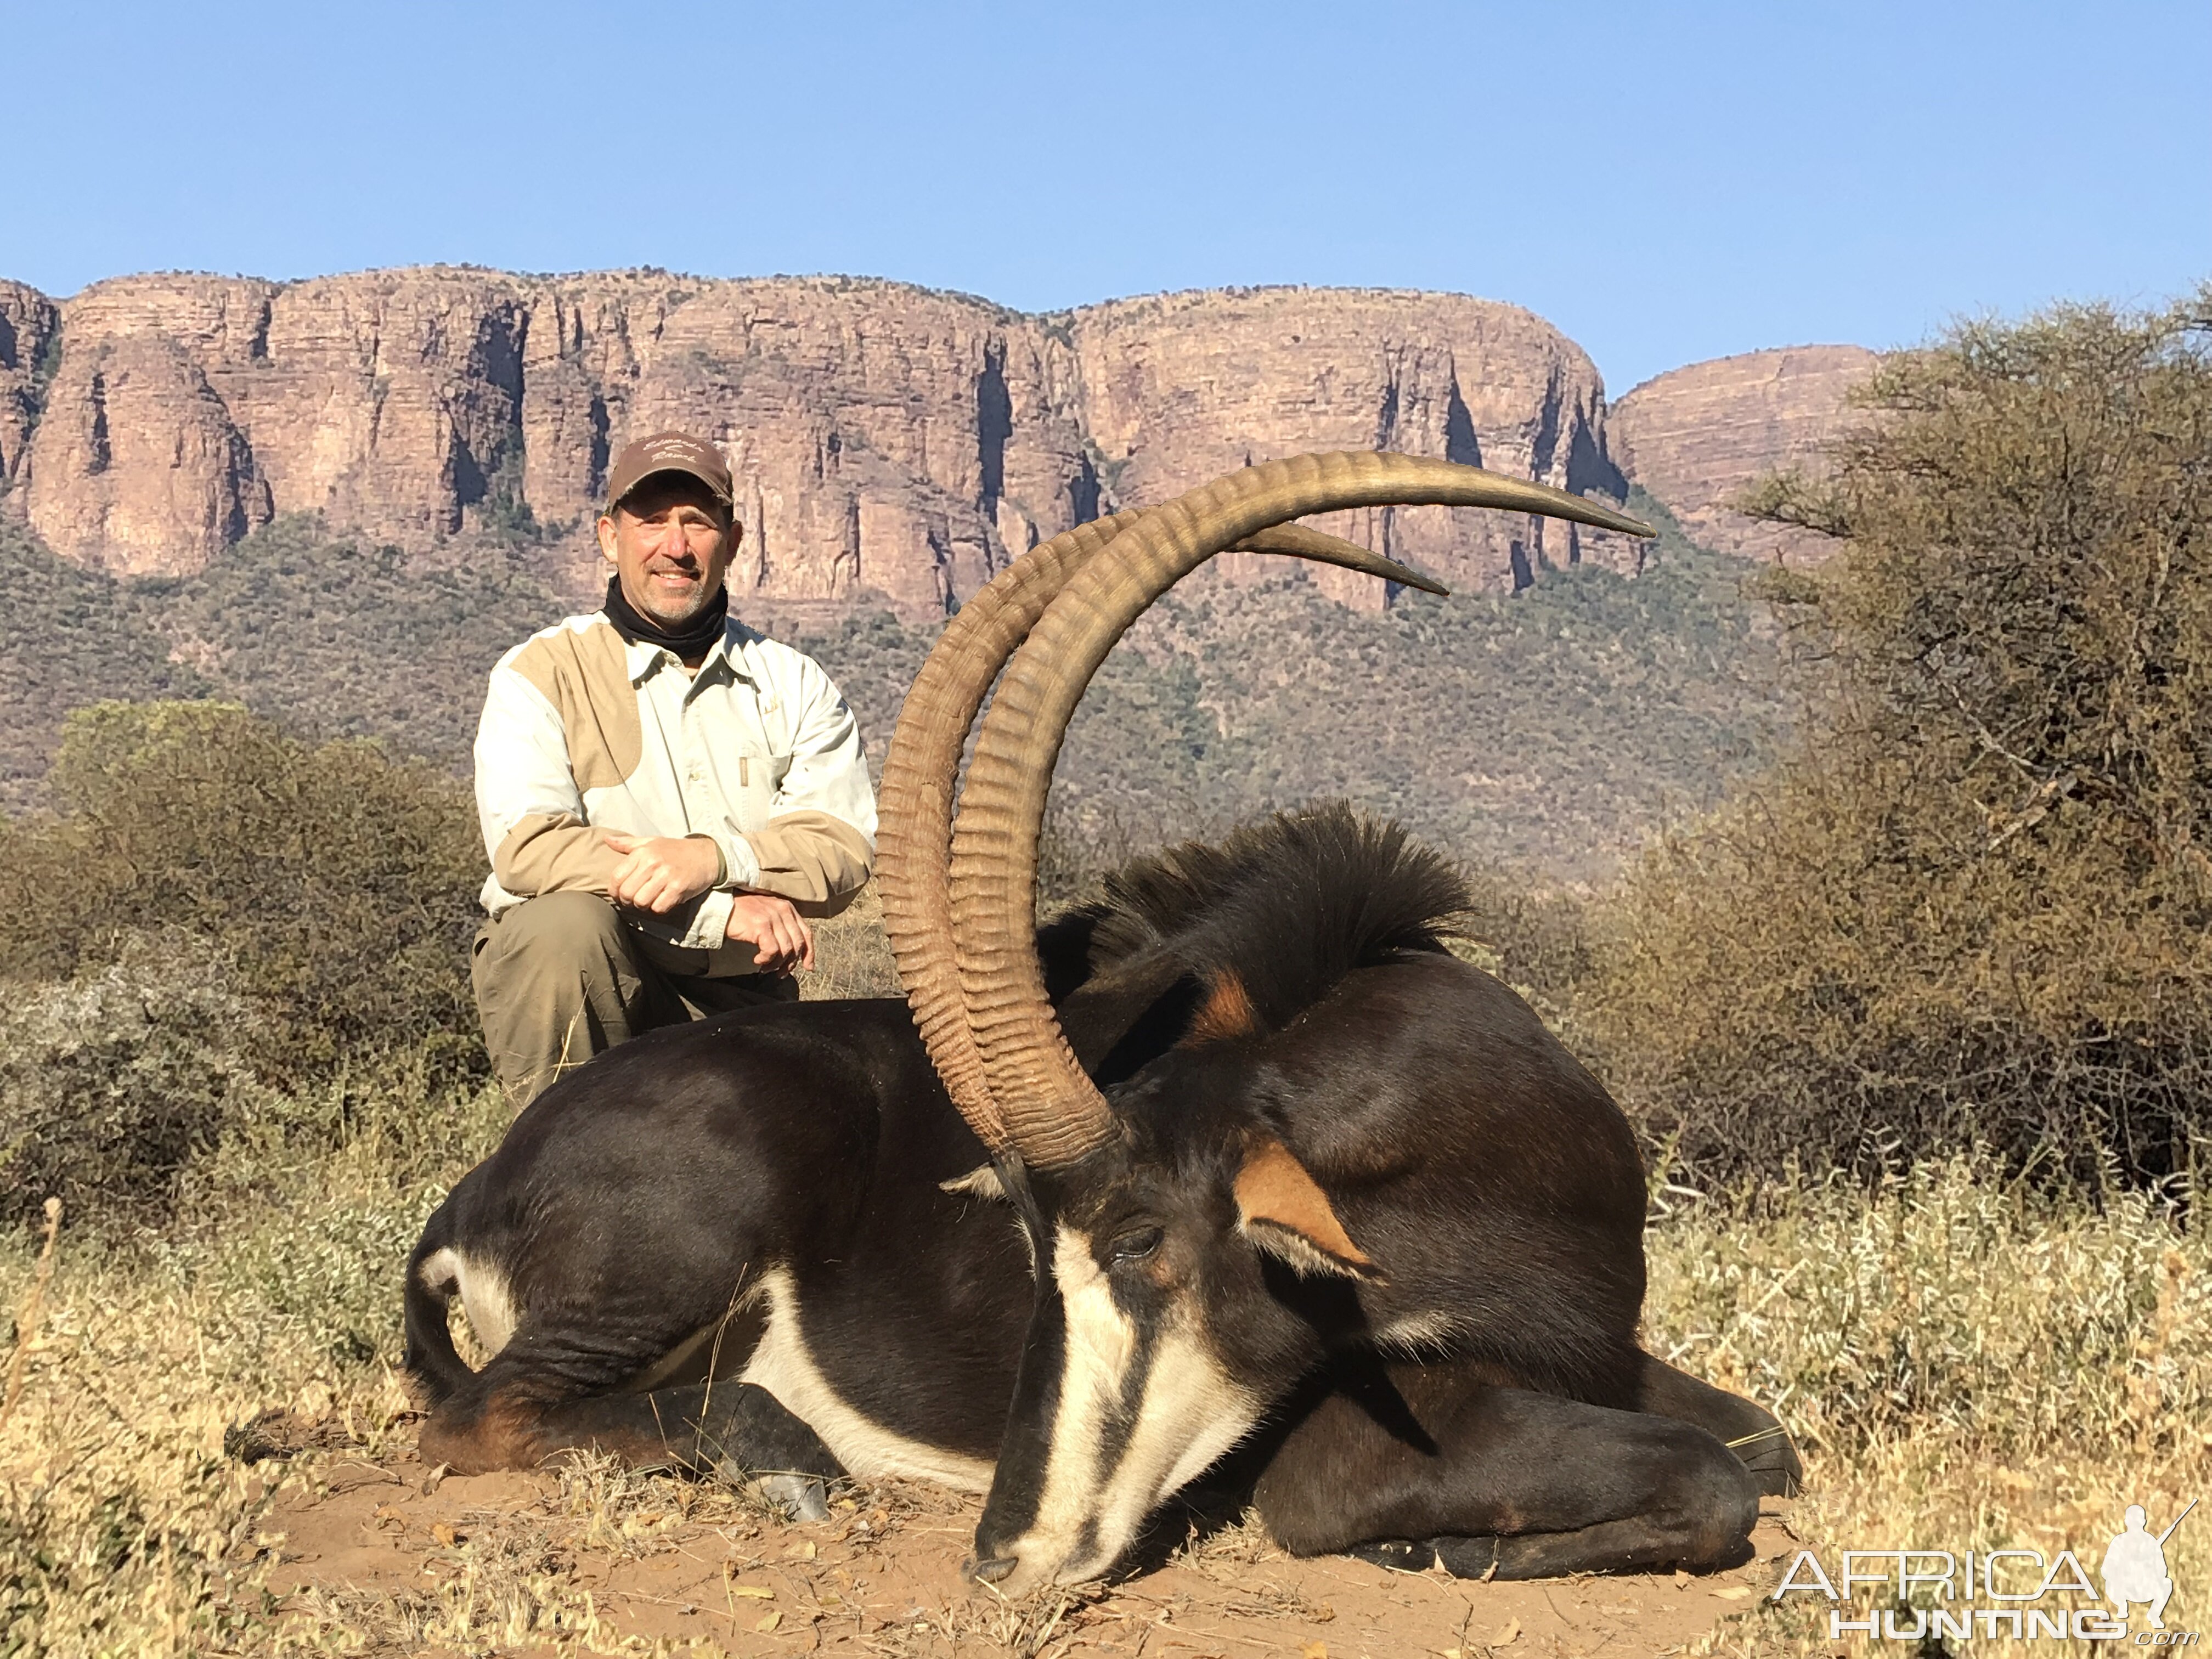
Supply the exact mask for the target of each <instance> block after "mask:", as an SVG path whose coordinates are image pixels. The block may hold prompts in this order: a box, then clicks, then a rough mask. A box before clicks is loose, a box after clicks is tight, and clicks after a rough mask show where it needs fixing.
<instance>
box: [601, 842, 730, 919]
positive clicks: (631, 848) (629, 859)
mask: <svg viewBox="0 0 2212 1659" xmlns="http://www.w3.org/2000/svg"><path fill="white" fill-rule="evenodd" d="M607 845H608V846H610V847H611V848H614V849H615V851H616V852H617V853H620V854H623V861H622V862H621V863H620V864H619V865H617V866H615V874H614V881H613V883H612V884H611V886H610V888H609V889H608V896H609V897H611V899H613V900H614V902H616V903H617V904H626V905H628V906H629V908H631V909H633V910H650V911H652V912H653V914H654V915H666V914H667V913H668V912H669V911H671V910H673V909H674V908H676V907H677V906H678V905H679V904H683V903H685V902H689V901H690V900H692V899H695V898H697V897H698V896H699V895H700V894H702V893H703V892H705V891H706V890H708V888H710V887H712V886H713V885H714V878H716V877H717V876H719V875H720V874H721V873H722V855H721V854H720V851H719V850H717V849H716V848H715V846H714V842H711V841H708V839H707V838H706V837H705V836H624V835H619V834H617V833H615V832H613V831H609V832H608V835H607ZM734 937H736V935H734V934H732V938H734Z"/></svg>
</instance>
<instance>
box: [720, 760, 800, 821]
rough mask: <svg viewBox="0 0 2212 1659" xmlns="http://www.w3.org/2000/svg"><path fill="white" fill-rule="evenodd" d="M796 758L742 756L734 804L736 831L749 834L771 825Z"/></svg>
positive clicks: (739, 762) (739, 761)
mask: <svg viewBox="0 0 2212 1659" xmlns="http://www.w3.org/2000/svg"><path fill="white" fill-rule="evenodd" d="M792 760H793V757H792V756H790V755H740V756H739V757H738V798H737V799H736V800H735V801H734V802H732V805H733V806H734V807H735V808H736V814H737V819H738V821H737V822H736V823H733V824H732V826H731V827H732V829H737V830H739V831H745V830H751V829H761V828H763V827H764V826H765V825H766V824H767V823H768V815H769V810H770V809H771V808H772V807H773V806H774V805H775V796H776V792H777V791H778V790H779V789H781V788H782V787H783V780H784V777H785V775H787V773H789V772H790V770H791V763H792Z"/></svg>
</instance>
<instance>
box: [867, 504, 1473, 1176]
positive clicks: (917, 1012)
mask: <svg viewBox="0 0 2212 1659" xmlns="http://www.w3.org/2000/svg"><path fill="white" fill-rule="evenodd" d="M1145 516H1146V513H1144V512H1135V513H1119V514H1117V515H1115V516H1114V517H1112V518H1107V519H1097V520H1092V521H1091V523H1089V524H1082V525H1078V526H1076V527H1075V528H1074V529H1073V530H1071V531H1068V532H1066V533H1065V534H1063V535H1060V536H1055V537H1054V538H1052V540H1050V541H1048V542H1047V543H1045V544H1043V545H1042V546H1041V547H1037V548H1036V549H1033V550H1031V551H1030V552H1029V553H1027V554H1024V556H1022V557H1020V558H1018V559H1017V560H1015V561H1014V562H1012V564H1011V565H1009V566H1008V567H1007V568H1006V569H1004V570H1002V571H1000V573H999V574H998V575H997V576H996V577H995V578H994V579H993V580H992V581H991V583H990V584H989V586H986V587H985V588H984V589H983V590H982V591H981V592H979V593H977V594H976V595H975V597H974V598H972V599H969V601H968V602H967V603H966V604H965V605H962V606H961V607H960V610H959V611H958V613H957V615H955V616H954V617H953V618H952V620H951V622H950V623H946V624H945V632H944V633H943V634H941V635H939V636H938V641H937V645H936V647H935V648H934V649H933V650H932V651H931V653H929V658H928V660H927V661H926V662H924V663H923V664H922V666H921V672H920V673H919V674H917V675H916V676H915V682H914V687H913V689H912V690H909V691H908V693H907V697H906V702H905V704H904V705H903V706H902V708H901V709H900V711H899V719H898V726H897V728H896V731H895V732H893V734H892V737H891V744H890V750H889V751H888V752H887V753H886V754H885V755H884V781H883V787H882V789H881V791H880V792H879V799H878V817H879V821H880V822H879V828H878V834H877V838H876V848H877V872H876V879H877V884H878V891H879V892H880V893H881V895H882V896H883V904H884V931H885V932H886V933H889V934H890V944H891V954H892V957H893V958H894V960H895V961H896V963H897V964H898V975H899V982H900V984H901V985H902V986H903V987H905V989H906V994H907V1003H908V1007H909V1008H910V1009H911V1010H912V1011H913V1013H914V1021H915V1025H916V1026H917V1027H919V1028H920V1030H921V1039H922V1043H923V1046H924V1047H925V1048H927V1050H928V1051H929V1058H930V1063H931V1064H932V1065H933V1066H935V1067H936V1068H937V1073H938V1075H939V1077H940V1078H941V1079H944V1082H945V1091H946V1092H947V1093H948V1094H950V1095H951V1097H952V1103H953V1104H954V1105H955V1106H956V1107H957V1108H958V1109H959V1110H960V1115H962V1116H963V1117H964V1118H966V1119H967V1120H968V1121H969V1125H970V1127H973V1128H974V1129H975V1133H976V1134H977V1136H978V1137H980V1138H981V1140H982V1142H983V1144H984V1145H985V1146H987V1147H989V1148H990V1149H991V1150H992V1151H993V1152H1000V1151H1001V1150H1003V1149H1004V1148H1005V1147H1006V1146H1007V1145H1009V1144H1010V1143H1009V1142H1008V1140H1007V1138H1006V1127H1005V1124H1004V1121H1003V1120H1002V1118H1001V1116H1000V1111H999V1108H998V1106H997V1104H996V1103H995V1102H994V1099H993V1097H992V1095H991V1091H990V1088H989V1085H988V1084H987V1080H986V1079H985V1076H984V1071H983V1062H982V1058H981V1054H979V1052H978V1051H977V1049H976V1047H975V1037H974V1036H973V1035H972V1034H971V1033H970V1032H969V1029H968V1020H967V1013H966V1009H965V1005H964V1003H963V998H962V996H961V990H960V972H959V968H958V965H957V959H956V957H955V953H954V948H953V942H952V902H951V890H950V887H949V885H948V880H947V877H948V868H949V863H950V858H951V836H952V828H951V826H952V787H953V782H954V780H955V778H956V776H957V774H958V772H959V769H960V755H961V751H962V750H963V749H964V748H965V747H966V746H967V743H968V728H969V726H973V725H974V724H975V711H976V710H977V709H978V708H981V706H982V702H983V696H984V694H985V693H986V692H987V691H988V690H990V686H991V682H992V681H993V680H994V679H996V678H998V675H999V671H1000V669H1001V668H1002V667H1004V666H1005V665H1006V659H1007V658H1008V657H1010V656H1012V654H1013V652H1014V648H1015V647H1017V646H1018V645H1019V644H1020V643H1021V642H1022V641H1023V639H1024V637H1025V636H1026V635H1028V633H1029V631H1030V629H1031V628H1032V627H1033V626H1034V625H1035V624H1036V619H1037V618H1038V617H1040V616H1042V614H1043V613H1044V611H1045V608H1046V606H1047V605H1049V604H1050V603H1051V602H1052V600H1053V599H1054V598H1055V597H1056V596H1057V595H1058V594H1059V593H1060V590H1061V589H1062V588H1063V587H1064V586H1066V583H1067V581H1068V580H1069V579H1070V578H1071V577H1072V576H1073V575H1074V574H1075V573H1076V572H1077V571H1079V570H1080V569H1081V568H1083V567H1084V566H1085V563H1087V562H1089V561H1090V560H1091V559H1092V558H1093V557H1094V556H1096V555H1097V553H1098V551H1099V550H1101V549H1103V547H1105V546H1106V544H1108V543H1109V542H1111V541H1112V540H1113V539H1114V538H1115V537H1116V536H1117V535H1119V534H1120V533H1121V532H1123V531H1126V530H1127V529H1128V528H1129V527H1130V526H1133V525H1134V524H1135V523H1136V522H1137V521H1138V520H1140V519H1142V518H1144V517H1145ZM1238 545H1239V546H1240V547H1241V548H1242V549H1243V550H1245V551H1247V552H1254V553H1280V554H1286V555H1289V556H1293V557H1297V558H1304V559H1310V560H1315V561H1317V562H1322V563H1327V564H1335V565H1341V566H1343V567H1344V568H1346V569H1350V570H1358V571H1362V572H1364V573H1365V574H1368V575H1371V576H1379V577H1382V578H1383V580H1388V581H1394V582H1400V583H1403V584H1405V585H1406V586H1412V587H1419V588H1423V589H1425V590H1426V591H1428V592H1431V593H1441V592H1443V591H1444V590H1443V588H1442V587H1440V586H1437V584H1436V583H1435V582H1433V581H1431V580H1430V579H1429V578H1427V577H1426V576H1424V575H1422V574H1419V572H1418V571H1414V570H1411V569H1408V568H1407V567H1406V566H1404V565H1402V564H1400V563H1398V562H1396V561H1395V560H1392V559H1386V558H1384V557H1383V556H1381V555H1380V554H1376V553H1370V552H1369V551H1368V550H1366V549H1365V548H1364V547H1360V546H1358V545H1357V544H1354V543H1352V542H1347V541H1342V540H1340V539H1339V538H1336V537H1334V536H1328V535H1323V534H1322V532H1319V531H1316V530H1309V529H1307V528H1306V527H1305V526H1303V525H1279V526H1273V527H1271V528H1269V529H1267V530H1265V531H1263V532H1261V533H1259V534H1257V535H1255V536H1251V537H1249V538H1244V539H1243V541H1241V542H1240V543H1239V544H1238Z"/></svg>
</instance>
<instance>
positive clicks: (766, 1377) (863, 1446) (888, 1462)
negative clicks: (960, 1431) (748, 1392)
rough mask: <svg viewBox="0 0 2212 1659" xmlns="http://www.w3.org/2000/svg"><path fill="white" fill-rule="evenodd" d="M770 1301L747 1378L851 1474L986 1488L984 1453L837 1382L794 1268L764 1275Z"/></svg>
mask: <svg viewBox="0 0 2212 1659" xmlns="http://www.w3.org/2000/svg"><path fill="white" fill-rule="evenodd" d="M759 1293H760V1295H761V1296H762V1297H764V1298H765V1299H766V1301H767V1303H768V1318H767V1329H766V1331H765V1332H764V1333H763V1335H762V1337H761V1340H760V1346H758V1347H757V1348H755V1349H754V1350H753V1357H752V1359H751V1362H750V1364H747V1365H746V1367H745V1373H744V1381H746V1382H748V1383H757V1384H758V1385H759V1386H760V1387H762V1388H763V1389H767V1390H768V1391H769V1393H770V1394H772V1395H775V1397H776V1400H777V1401H778V1402H779V1403H780V1404H781V1406H782V1407H783V1408H784V1409H785V1410H786V1411H787V1412H789V1413H791V1414H792V1415H793V1416H794V1417H796V1418H798V1419H800V1420H801V1421H802V1422H804V1423H805V1425H806V1426H807V1427H808V1428H810V1429H812V1430H813V1431H814V1432H815V1433H817V1435H820V1436H821V1437H822V1443H823V1445H825V1446H827V1447H829V1449H830V1451H831V1453H832V1454H834V1455H836V1459H837V1461H838V1462H840V1463H842V1464H843V1465H844V1466H845V1468H846V1470H847V1472H848V1473H849V1474H854V1475H856V1476H859V1477H860V1478H861V1479H863V1480H873V1479H877V1478H879V1477H881V1476H884V1475H905V1476H908V1477H912V1478H915V1479H918V1480H934V1481H936V1482H938V1483H939V1485H940V1486H952V1487H956V1488H957V1489H958V1490H960V1491H962V1492H985V1491H987V1490H988V1489H989V1487H990V1485H991V1468H992V1466H991V1465H990V1464H989V1463H987V1462H985V1461H984V1460H983V1459H981V1458H980V1457H966V1456H963V1455H961V1454H960V1453H958V1452H951V1451H945V1450H944V1449H941V1448H939V1447H936V1446H929V1445H924V1444H923V1443H921V1441H919V1440H911V1439H908V1437H906V1436H905V1435H902V1434H900V1433H897V1432H896V1431H894V1430H890V1429H887V1428H885V1427H884V1426H883V1425H881V1424H880V1423H876V1422H873V1421H871V1420H870V1419H868V1418H866V1417H864V1416H862V1415H861V1414H860V1413H859V1412H857V1411H855V1410H854V1408H853V1407H851V1406H849V1405H848V1404H847V1403H846V1402H845V1401H844V1400H843V1399H842V1398H841V1397H840V1396H839V1395H838V1393H837V1391H836V1389H833V1388H831V1387H830V1386H829V1379H828V1378H827V1377H825V1376H823V1375H822V1370H821V1368H820V1367H819V1366H817V1364H815V1363H814V1356H813V1354H812V1353H811V1352H809V1351H808V1349H807V1346H806V1338H805V1334H803V1333H802V1332H801V1331H800V1330H799V1301H798V1297H797V1296H796V1295H795V1293H794V1292H793V1286H792V1282H791V1274H790V1273H789V1271H788V1270H787V1269H785V1268H782V1267H775V1268H771V1269H769V1271H768V1272H767V1273H763V1274H762V1275H761V1281H760V1292H759Z"/></svg>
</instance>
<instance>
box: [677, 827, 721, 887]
mask: <svg viewBox="0 0 2212 1659" xmlns="http://www.w3.org/2000/svg"><path fill="white" fill-rule="evenodd" d="M684 840H686V841H703V842H706V843H707V845H708V846H709V847H711V848H714V879H713V880H712V881H710V882H708V884H707V885H708V887H709V888H714V887H720V886H723V885H725V884H727V882H728V881H729V878H730V859H729V854H726V853H725V852H723V851H722V843H721V842H719V841H717V840H715V839H714V836H710V835H708V833H707V832H706V831H705V830H703V829H694V830H693V831H692V832H691V833H690V835H688V836H684Z"/></svg>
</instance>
